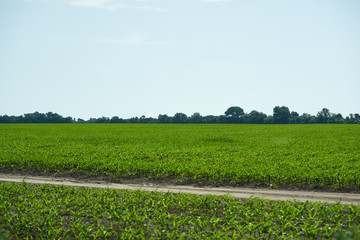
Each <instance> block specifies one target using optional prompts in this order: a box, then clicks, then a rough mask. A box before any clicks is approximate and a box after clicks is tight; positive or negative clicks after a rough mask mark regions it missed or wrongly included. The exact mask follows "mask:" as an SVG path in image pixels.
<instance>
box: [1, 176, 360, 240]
mask: <svg viewBox="0 0 360 240" xmlns="http://www.w3.org/2000/svg"><path fill="white" fill-rule="evenodd" d="M0 216H1V217H0V227H1V228H3V230H2V231H3V233H2V234H3V235H8V236H10V237H11V238H13V239H74V238H77V239H330V238H332V237H335V236H343V237H346V236H348V237H352V238H347V239H359V237H360V206H355V205H341V204H332V205H326V204H325V203H312V202H305V203H299V202H296V201H286V202H280V201H269V200H263V199H258V198H250V199H246V200H235V199H233V198H231V197H228V196H211V195H205V196H197V195H191V194H184V193H182V194H172V193H157V192H143V191H140V190H137V191H128V190H111V189H90V188H71V187H66V186H55V185H43V186H39V185H31V184H28V183H25V182H23V183H20V184H14V183H0ZM0 237H1V235H0ZM339 239H340V238H339ZM343 239H345V238H343Z"/></svg>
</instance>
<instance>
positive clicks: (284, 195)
mask: <svg viewBox="0 0 360 240" xmlns="http://www.w3.org/2000/svg"><path fill="white" fill-rule="evenodd" d="M22 181H25V182H28V183H34V184H45V183H46V184H54V185H67V186H72V187H90V188H112V189H129V190H135V189H142V190H144V191H157V192H173V193H180V192H181V193H192V194H198V195H205V194H211V195H225V194H229V195H230V196H232V197H234V198H249V197H251V196H253V197H259V198H265V199H269V200H280V201H286V200H291V199H296V200H298V201H301V202H304V201H307V200H309V201H314V202H327V203H335V202H338V201H340V203H341V204H351V203H353V204H360V194H354V193H327V192H311V191H286V190H272V189H252V188H231V187H193V186H175V185H156V184H150V183H149V184H118V183H107V182H102V181H94V182H90V181H86V182H85V181H81V180H77V179H70V178H52V177H34V176H21V175H10V174H0V182H17V183H19V182H22Z"/></svg>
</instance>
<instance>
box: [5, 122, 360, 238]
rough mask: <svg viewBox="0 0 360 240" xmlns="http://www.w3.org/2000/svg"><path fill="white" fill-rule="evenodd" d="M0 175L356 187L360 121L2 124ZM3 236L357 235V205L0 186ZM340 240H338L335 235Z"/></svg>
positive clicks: (359, 213) (359, 185) (359, 233)
mask: <svg viewBox="0 0 360 240" xmlns="http://www.w3.org/2000/svg"><path fill="white" fill-rule="evenodd" d="M0 136H1V138H0V173H17V174H19V173H23V174H34V175H51V176H72V177H79V178H99V177H101V178H105V179H107V180H111V181H115V182H116V181H120V182H121V181H123V180H125V179H127V180H128V179H130V180H133V181H136V180H137V179H141V180H142V181H144V179H145V180H147V181H167V182H172V183H177V184H190V183H191V184H205V185H206V184H207V185H233V186H254V187H256V186H262V187H264V186H265V187H271V188H295V189H308V190H310V189H318V190H323V191H326V190H330V191H352V192H359V190H360V176H359V174H358V173H359V169H360V150H359V146H360V126H359V125H160V124H159V125H158V124H154V125H150V124H149V125H145V124H139V125H137V124H132V125H122V124H113V125H112V124H102V125H97V124H86V125H81V124H68V125H61V124H59V125H57V124H54V125H46V124H40V125H36V124H28V125H26V124H24V125H22V124H14V125H12V124H9V125H6V124H2V125H0ZM0 216H1V217H0V239H1V237H3V236H5V237H6V236H7V237H8V238H10V239H26V238H27V239H41V238H42V239H72V238H78V239H204V238H210V239H324V238H325V239H331V238H333V237H336V236H343V237H346V235H347V236H348V237H351V238H350V239H358V238H359V237H360V227H359V226H360V206H359V205H342V204H332V205H329V204H325V203H312V202H305V203H300V202H297V201H295V200H294V201H286V202H280V201H269V200H265V199H258V198H250V199H245V200H236V199H233V198H231V197H229V196H211V195H205V196H197V195H191V194H184V193H182V194H172V193H158V192H143V191H140V190H138V191H130V190H111V189H91V188H71V187H66V186H53V185H44V186H40V185H32V184H28V183H25V182H23V183H22V184H16V183H0ZM339 239H341V238H339Z"/></svg>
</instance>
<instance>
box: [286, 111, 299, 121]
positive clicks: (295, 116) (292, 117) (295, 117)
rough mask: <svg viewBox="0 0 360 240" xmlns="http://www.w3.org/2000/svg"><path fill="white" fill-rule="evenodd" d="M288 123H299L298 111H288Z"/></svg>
mask: <svg viewBox="0 0 360 240" xmlns="http://www.w3.org/2000/svg"><path fill="white" fill-rule="evenodd" d="M289 122H290V123H299V122H300V119H299V113H297V112H294V111H292V112H291V113H290V120H289Z"/></svg>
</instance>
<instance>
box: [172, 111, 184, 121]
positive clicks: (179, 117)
mask: <svg viewBox="0 0 360 240" xmlns="http://www.w3.org/2000/svg"><path fill="white" fill-rule="evenodd" d="M173 122H174V123H186V122H187V116H186V114H185V113H175V115H174V117H173Z"/></svg>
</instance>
